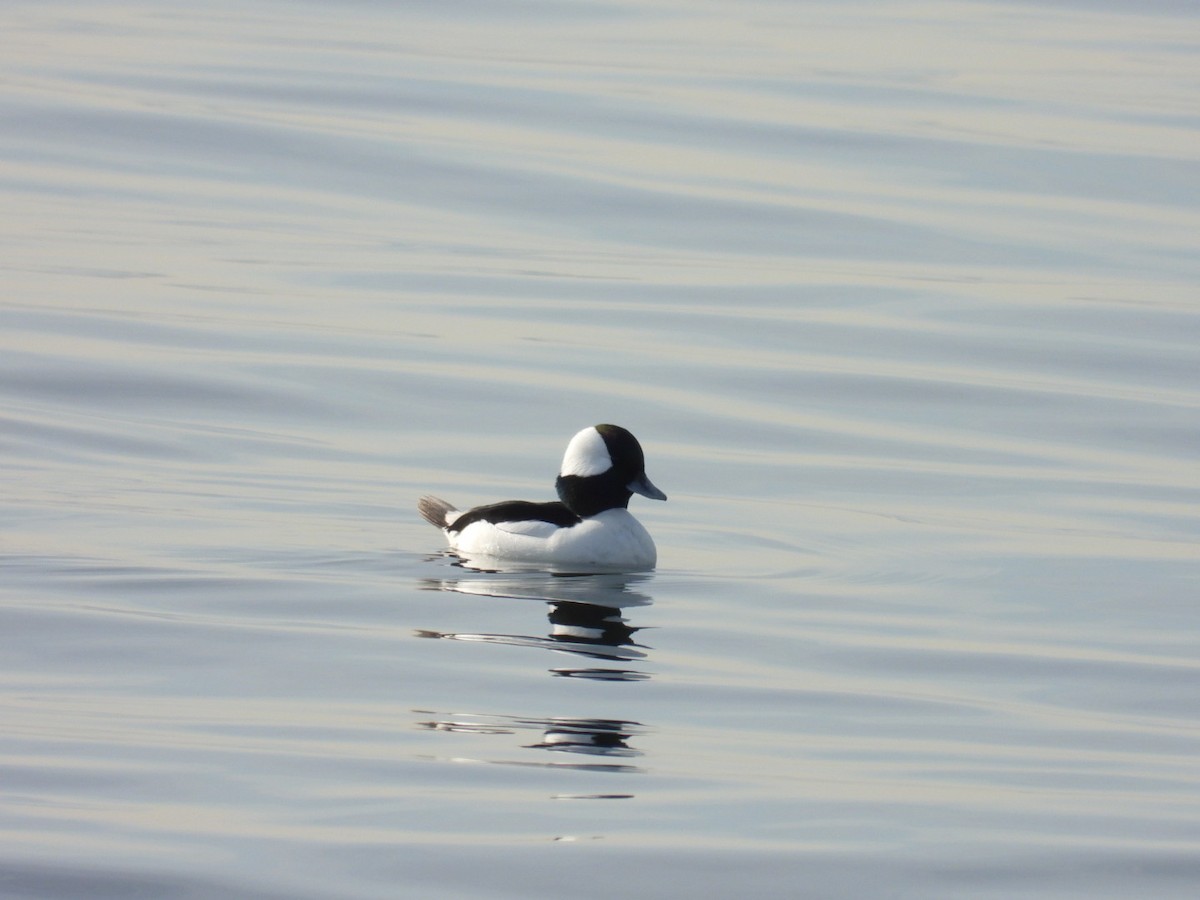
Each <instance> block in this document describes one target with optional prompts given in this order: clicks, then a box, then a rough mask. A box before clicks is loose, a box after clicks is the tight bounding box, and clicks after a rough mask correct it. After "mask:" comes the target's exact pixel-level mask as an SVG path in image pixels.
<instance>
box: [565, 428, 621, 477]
mask: <svg viewBox="0 0 1200 900" xmlns="http://www.w3.org/2000/svg"><path fill="white" fill-rule="evenodd" d="M611 468H612V459H611V458H610V457H609V455H608V445H607V444H605V443H604V438H602V437H601V436H600V432H598V431H597V430H596V429H595V428H585V429H583V431H581V432H579V434H577V435H575V437H573V438H571V443H569V444H567V452H566V453H565V454H563V461H562V467H561V468H560V469H559V472H558V474H559V475H580V476H583V477H585V478H586V477H587V476H588V475H599V474H601V473H602V472H607V471H608V470H609V469H611Z"/></svg>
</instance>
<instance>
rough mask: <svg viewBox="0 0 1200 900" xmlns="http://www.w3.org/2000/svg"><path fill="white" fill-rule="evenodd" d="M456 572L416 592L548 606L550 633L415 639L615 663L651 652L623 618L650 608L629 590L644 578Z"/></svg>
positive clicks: (596, 671)
mask: <svg viewBox="0 0 1200 900" xmlns="http://www.w3.org/2000/svg"><path fill="white" fill-rule="evenodd" d="M458 571H460V572H462V574H461V575H460V576H459V577H455V578H441V579H435V578H427V579H423V580H422V581H421V584H420V586H421V587H422V588H423V589H425V590H436V591H449V592H453V593H459V594H472V595H476V596H481V597H496V598H510V599H525V600H540V601H542V602H544V603H545V604H546V605H547V618H548V620H549V623H550V630H549V633H548V634H547V635H546V636H544V637H543V636H541V635H527V634H488V633H470V632H446V631H437V630H432V629H417V630H416V632H415V633H416V635H417V636H418V637H423V638H442V639H445V640H453V641H474V642H478V643H486V644H508V645H511V646H518V647H538V648H541V649H544V650H555V651H560V652H566V653H572V654H575V655H577V656H582V657H586V658H588V659H591V660H601V661H607V662H615V663H630V662H634V661H637V660H643V659H645V658H646V651H647V650H649V649H650V648H648V647H646V646H645V645H644V644H639V643H637V642H636V641H635V640H634V635H635V634H636V633H637V632H638V631H640V630H641V629H640V628H638V627H635V626H633V625H630V624H629V620H628V619H626V618H625V617H624V616H623V615H622V612H623V611H624V610H626V609H629V608H632V607H636V606H649V605H650V604H651V603H652V602H653V601H652V600H651V598H650V597H649V596H648V595H646V594H645V593H642V592H641V591H637V590H634V589H633V586H634V585H640V584H642V583H644V582H646V581H648V580H649V578H650V577H651V576H650V575H649V574H645V573H642V574H633V575H630V574H616V573H606V574H588V575H565V574H563V575H560V574H553V573H548V572H522V571H514V572H500V571H480V570H475V569H470V568H467V567H465V566H462V565H461V564H458ZM550 672H551V674H552V675H555V676H558V677H563V678H589V679H594V680H597V681H640V680H644V679H646V678H649V677H650V676H649V675H648V674H647V673H645V672H642V671H639V670H636V669H631V668H625V667H609V666H605V667H601V666H585V667H557V668H553V669H551V670H550Z"/></svg>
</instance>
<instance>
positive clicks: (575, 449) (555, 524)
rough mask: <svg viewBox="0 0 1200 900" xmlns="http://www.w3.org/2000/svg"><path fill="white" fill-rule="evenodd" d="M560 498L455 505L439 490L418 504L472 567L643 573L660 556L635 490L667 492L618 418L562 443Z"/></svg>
mask: <svg viewBox="0 0 1200 900" xmlns="http://www.w3.org/2000/svg"><path fill="white" fill-rule="evenodd" d="M554 487H555V490H556V492H557V493H558V500H552V501H549V502H535V501H528V500H505V501H503V502H500V503H490V504H487V505H484V506H476V507H474V508H473V509H468V510H465V511H463V510H459V509H458V508H456V507H455V506H453V505H452V504H450V503H447V502H446V501H445V500H442V499H440V498H438V497H432V496H425V497H421V498H420V499H419V500H418V501H417V511H418V512H419V513H420V514H421V516H422V517H423V518H424V519H425V521H427V522H429V523H430V524H431V525H434V526H435V527H437V528H439V529H441V531H442V533H443V534H444V535H445V536H446V539H447V541H448V542H449V544H450V549H451V550H452V551H454V553H455V554H457V555H458V556H459V557H461V558H463V559H464V560H465V562H466V563H467V564H468V565H470V566H472V567H475V568H485V569H486V568H495V567H503V566H505V565H506V564H515V565H518V566H537V567H545V568H548V569H550V570H551V571H555V572H572V573H579V574H585V573H588V572H614V571H622V572H643V571H648V570H650V569H653V568H654V567H655V565H656V564H657V562H658V551H657V549H656V548H655V546H654V540H653V538H651V537H650V533H649V532H648V531H647V530H646V528H645V526H643V525H642V523H641V522H639V521H638V520H637V519H635V518H634V517H633V515H632V513H630V512H629V501H630V500H631V499H632V497H633V495H634V494H639V495H640V496H643V497H647V498H649V499H651V500H666V499H667V495H666V494H664V493H663V492H662V491H660V490H659V489H658V488H657V487H655V486H654V484H653V482H651V481H650V479H649V478H648V477H647V475H646V459H645V454H644V452H643V451H642V445H641V444H639V443H638V440H637V438H635V437H634V436H633V435H632V434H631V433H630V432H629V431H627V430H626V429H624V428H622V427H621V426H619V425H609V424H602V425H592V426H589V427H587V428H584V429H583V430H582V431H580V432H578V433H577V434H576V435H575V436H574V437H573V438H571V440H570V442H569V443H568V444H567V449H566V452H565V453H564V454H563V459H562V465H561V466H560V467H559V471H558V477H557V479H555V482H554Z"/></svg>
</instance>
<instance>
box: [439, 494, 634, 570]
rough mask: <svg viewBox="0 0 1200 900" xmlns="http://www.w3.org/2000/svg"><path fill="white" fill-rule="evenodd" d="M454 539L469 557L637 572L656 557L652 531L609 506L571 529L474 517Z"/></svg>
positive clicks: (623, 512) (559, 567)
mask: <svg viewBox="0 0 1200 900" xmlns="http://www.w3.org/2000/svg"><path fill="white" fill-rule="evenodd" d="M450 538H451V544H450V545H451V546H452V547H453V548H454V549H455V550H457V551H458V552H459V553H461V554H462V555H463V556H465V557H467V559H468V561H469V562H479V563H486V562H487V561H489V560H491V561H499V562H502V563H503V562H510V563H527V564H531V565H539V566H541V565H544V566H547V567H549V568H552V569H558V570H573V571H579V570H581V569H584V570H600V571H626V572H638V571H644V570H646V569H652V568H654V564H655V563H656V562H657V559H658V553H657V551H656V550H655V547H654V541H653V539H652V538H651V537H650V533H649V532H648V531H646V529H645V528H644V527H643V526H642V523H641V522H639V521H638V520H637V519H635V518H634V517H633V516H632V515H630V513H629V510H627V509H609V510H605V511H604V512H602V513H600V514H599V515H597V516H592V517H591V518H588V519H585V520H584V521H582V522H580V523H579V524H578V525H574V526H572V527H570V528H561V527H559V526H557V525H551V524H550V523H548V522H504V523H501V524H500V525H494V524H492V523H491V522H473V523H472V524H470V525H468V526H467V527H466V528H464V529H463V530H462V531H461V532H459V533H457V534H452V535H451V536H450ZM481 567H482V568H487V567H488V566H487V565H486V564H484V565H481Z"/></svg>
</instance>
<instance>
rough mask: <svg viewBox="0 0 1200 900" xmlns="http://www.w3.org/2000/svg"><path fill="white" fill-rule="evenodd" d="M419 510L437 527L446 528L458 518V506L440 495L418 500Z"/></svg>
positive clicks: (424, 517)
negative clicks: (439, 496)
mask: <svg viewBox="0 0 1200 900" xmlns="http://www.w3.org/2000/svg"><path fill="white" fill-rule="evenodd" d="M417 512H419V513H420V514H421V518H423V519H424V520H425V521H426V522H428V523H429V524H430V525H432V526H434V527H435V528H445V527H446V526H447V525H449V524H450V523H451V522H452V521H454V520H455V519H457V518H458V516H457V515H455V513H457V512H458V508H457V507H455V506H453V505H451V504H449V503H447V502H446V501H445V500H442V499H440V498H438V497H428V496H427V497H422V498H421V499H420V500H418V501H417Z"/></svg>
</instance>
